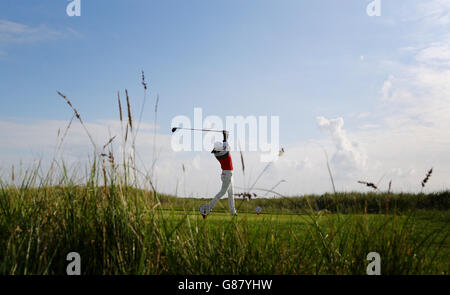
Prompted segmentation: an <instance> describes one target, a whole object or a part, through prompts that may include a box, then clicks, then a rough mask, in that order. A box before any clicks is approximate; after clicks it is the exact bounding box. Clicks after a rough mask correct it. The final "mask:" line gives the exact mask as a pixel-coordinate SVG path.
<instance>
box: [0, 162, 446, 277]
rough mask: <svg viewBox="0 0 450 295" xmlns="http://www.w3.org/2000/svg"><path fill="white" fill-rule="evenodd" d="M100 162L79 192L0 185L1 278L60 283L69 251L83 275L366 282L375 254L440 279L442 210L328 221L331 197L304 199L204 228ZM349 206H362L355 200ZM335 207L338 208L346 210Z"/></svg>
mask: <svg viewBox="0 0 450 295" xmlns="http://www.w3.org/2000/svg"><path fill="white" fill-rule="evenodd" d="M101 162H102V161H101V160H100V159H97V160H96V163H92V164H91V166H90V169H89V175H88V177H87V179H86V183H84V184H83V185H79V184H77V183H74V182H73V180H72V179H71V177H70V176H69V175H68V174H65V173H63V174H60V179H59V181H58V183H57V185H52V186H47V185H45V184H39V185H36V184H38V183H39V178H40V177H39V172H37V171H31V172H29V173H27V175H28V176H27V179H22V180H21V181H20V182H21V183H23V185H22V186H20V187H13V186H10V185H7V184H6V182H5V181H3V180H2V181H1V185H0V188H1V189H0V210H1V215H0V247H1V248H2V249H3V251H2V252H1V254H0V273H1V274H64V273H65V271H66V269H65V268H66V265H67V262H66V260H65V259H66V255H67V254H68V253H69V252H72V251H75V252H78V253H80V255H81V258H82V271H83V273H84V274H365V268H366V265H367V263H368V262H367V261H365V257H366V255H367V254H368V253H369V252H374V251H375V252H378V253H380V255H381V257H382V273H383V274H442V273H448V272H449V268H448V257H449V256H448V255H449V248H448V246H449V241H448V211H442V212H443V214H444V215H443V217H442V218H440V219H439V218H438V219H436V216H434V217H433V218H431V219H426V216H425V215H424V217H423V218H422V217H421V216H422V215H420V214H419V215H417V216H415V215H414V214H411V213H408V214H406V215H402V214H397V213H394V212H390V213H389V214H386V213H387V212H386V211H385V212H384V213H383V214H381V212H376V213H380V214H369V212H370V206H367V210H366V211H365V212H364V207H363V208H357V206H355V205H353V206H355V207H354V208H355V210H354V211H352V212H348V214H343V213H342V212H340V211H339V212H336V213H334V214H328V213H329V212H332V211H334V210H335V209H334V207H335V205H336V203H334V202H338V201H336V200H337V199H339V198H340V197H337V198H336V199H335V200H334V201H332V200H330V201H329V202H330V203H331V204H332V205H330V206H328V205H326V202H325V203H324V204H320V205H318V206H319V208H322V206H323V207H324V208H327V210H330V211H329V212H327V211H324V210H323V209H319V208H316V205H317V204H316V203H315V202H313V201H312V200H313V199H308V198H305V199H303V200H305V201H304V202H307V205H305V206H304V207H303V209H302V214H298V215H289V214H287V215H286V214H285V215H280V214H278V215H275V214H273V215H269V214H265V215H264V214H263V215H261V216H257V215H255V214H242V215H241V216H239V217H238V218H232V217H229V216H227V215H221V214H220V213H217V212H216V213H215V215H211V216H210V217H208V219H206V220H203V219H201V218H200V215H199V214H196V211H197V209H198V208H197V207H196V205H197V204H196V203H186V204H185V205H186V206H184V208H183V207H182V206H181V207H180V206H179V205H180V204H179V203H176V200H177V199H175V198H173V197H167V196H158V195H155V194H154V193H153V191H151V190H140V189H136V188H133V187H131V186H128V185H125V182H124V180H123V176H122V175H120V174H118V173H116V172H114V170H112V169H113V168H112V167H111V166H108V167H106V168H105V167H103V166H102V164H101ZM104 169H107V174H108V175H109V176H108V183H107V185H106V186H105V185H104V178H103V173H104ZM63 171H65V170H63ZM66 172H67V171H66ZM16 177H17V176H16ZM346 197H347V198H349V197H350V196H346ZM353 197H354V198H358V197H359V198H362V200H360V203H364V195H361V196H358V195H353ZM370 197H373V196H370V195H367V198H370ZM431 197H433V196H430V198H431ZM322 198H323V197H322ZM392 198H393V197H392ZM398 198H399V199H402V198H403V197H401V196H399V197H398ZM341 199H342V200H343V202H342V203H341V206H340V207H339V208H346V210H349V208H350V207H348V206H350V205H345V202H346V201H345V200H346V199H345V198H344V197H342V198H341ZM419 199H420V198H419ZM317 200H320V198H319V199H316V200H315V201H317ZM391 200H392V199H391ZM185 201H186V202H187V201H189V200H185ZM276 201H278V200H266V202H267V203H264V200H252V201H251V202H250V204H251V205H250V206H252V205H253V204H261V205H262V206H263V208H267V207H269V206H270V205H271V202H272V203H273V202H276ZM279 201H282V199H279ZM258 202H261V203H258ZM189 204H190V206H189ZM308 204H309V205H308ZM272 206H273V204H272ZM275 207H276V206H275ZM275 207H273V209H274V211H275ZM175 209H179V210H178V211H177V210H175ZM318 209H319V210H318ZM361 210H362V211H361ZM278 212H280V211H278ZM324 212H325V214H324ZM194 213H195V214H194Z"/></svg>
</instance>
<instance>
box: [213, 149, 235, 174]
mask: <svg viewBox="0 0 450 295" xmlns="http://www.w3.org/2000/svg"><path fill="white" fill-rule="evenodd" d="M216 159H217V160H218V161H219V163H220V167H221V168H222V170H233V161H232V160H231V156H230V152H226V154H225V155H223V156H216Z"/></svg>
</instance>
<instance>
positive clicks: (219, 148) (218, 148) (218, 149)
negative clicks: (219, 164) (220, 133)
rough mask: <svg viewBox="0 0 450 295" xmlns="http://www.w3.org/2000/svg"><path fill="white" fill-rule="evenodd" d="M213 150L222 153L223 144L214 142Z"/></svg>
mask: <svg viewBox="0 0 450 295" xmlns="http://www.w3.org/2000/svg"><path fill="white" fill-rule="evenodd" d="M214 150H215V151H218V152H221V151H223V143H222V142H220V141H216V142H215V143H214Z"/></svg>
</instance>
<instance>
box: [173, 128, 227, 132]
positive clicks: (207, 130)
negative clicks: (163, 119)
mask: <svg viewBox="0 0 450 295" xmlns="http://www.w3.org/2000/svg"><path fill="white" fill-rule="evenodd" d="M178 129H183V130H191V131H203V132H220V133H222V132H223V130H212V129H195V128H179V127H176V129H175V131H176V130H178Z"/></svg>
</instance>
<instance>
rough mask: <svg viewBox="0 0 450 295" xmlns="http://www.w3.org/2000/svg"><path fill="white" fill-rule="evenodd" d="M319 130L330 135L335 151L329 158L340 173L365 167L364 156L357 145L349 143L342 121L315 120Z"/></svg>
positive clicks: (321, 118)
mask: <svg viewBox="0 0 450 295" xmlns="http://www.w3.org/2000/svg"><path fill="white" fill-rule="evenodd" d="M316 121H317V124H318V125H319V128H320V129H321V130H323V131H327V132H329V133H330V134H331V138H332V141H333V143H334V145H335V148H336V151H335V152H334V154H333V155H332V157H331V163H333V164H334V166H335V167H336V168H337V169H339V170H340V171H345V172H350V171H354V170H355V169H361V168H364V166H365V162H366V159H365V156H364V154H363V153H362V151H361V149H360V147H359V145H358V143H357V142H355V141H351V140H350V138H349V137H348V135H347V133H346V131H345V130H344V129H343V126H344V119H343V118H336V119H326V118H324V117H317V118H316Z"/></svg>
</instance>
